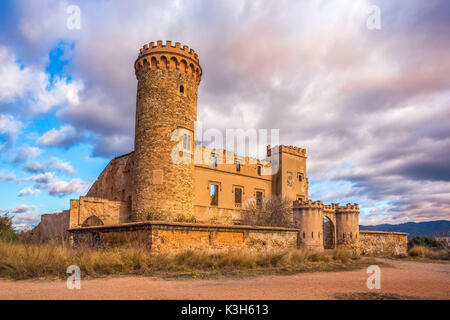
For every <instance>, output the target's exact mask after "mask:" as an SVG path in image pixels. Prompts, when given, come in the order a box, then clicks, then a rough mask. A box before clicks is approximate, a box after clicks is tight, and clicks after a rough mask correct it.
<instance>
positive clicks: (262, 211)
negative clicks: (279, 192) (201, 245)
mask: <svg viewBox="0 0 450 320" xmlns="http://www.w3.org/2000/svg"><path fill="white" fill-rule="evenodd" d="M241 224H243V225H251V226H267V227H287V228H290V227H292V226H293V221H292V201H290V200H288V199H285V198H281V197H277V196H272V197H267V198H264V199H263V201H262V203H261V204H258V203H257V202H256V200H255V199H250V200H248V201H247V202H246V203H245V204H244V208H243V210H242V211H241Z"/></svg>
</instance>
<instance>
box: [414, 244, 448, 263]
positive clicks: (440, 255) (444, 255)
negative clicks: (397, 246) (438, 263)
mask: <svg viewBox="0 0 450 320" xmlns="http://www.w3.org/2000/svg"><path fill="white" fill-rule="evenodd" d="M408 255H409V256H410V257H414V258H420V259H432V260H449V258H450V255H449V251H448V250H447V249H433V248H428V247H425V246H414V247H412V248H411V249H409V250H408Z"/></svg>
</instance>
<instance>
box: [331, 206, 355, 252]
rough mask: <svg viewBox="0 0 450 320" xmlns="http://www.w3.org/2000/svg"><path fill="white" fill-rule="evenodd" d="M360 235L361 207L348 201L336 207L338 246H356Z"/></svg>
mask: <svg viewBox="0 0 450 320" xmlns="http://www.w3.org/2000/svg"><path fill="white" fill-rule="evenodd" d="M358 235H359V207H358V205H357V204H356V203H355V204H350V203H347V205H346V206H345V207H343V206H338V207H337V208H336V239H337V245H338V246H347V247H356V246H357V244H358Z"/></svg>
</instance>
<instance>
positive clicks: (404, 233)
mask: <svg viewBox="0 0 450 320" xmlns="http://www.w3.org/2000/svg"><path fill="white" fill-rule="evenodd" d="M359 233H367V234H397V235H402V236H403V235H408V234H409V233H406V232H394V231H375V230H359Z"/></svg>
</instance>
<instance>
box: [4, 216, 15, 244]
mask: <svg viewBox="0 0 450 320" xmlns="http://www.w3.org/2000/svg"><path fill="white" fill-rule="evenodd" d="M12 219H13V217H11V216H9V215H8V214H4V215H0V240H9V241H11V240H17V239H18V237H19V236H18V234H17V233H16V231H15V230H14V227H13V221H12Z"/></svg>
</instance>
